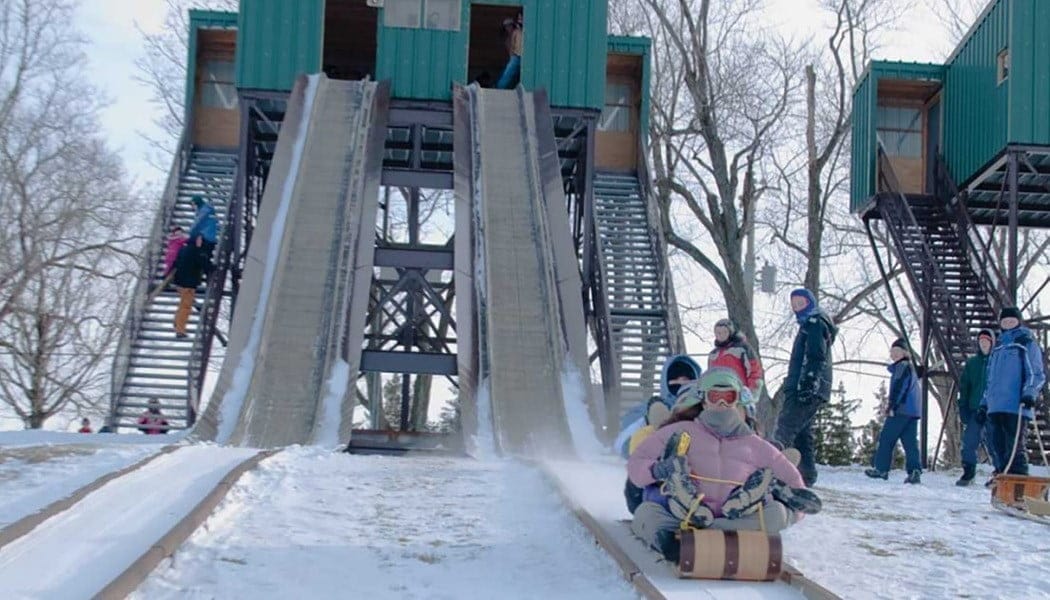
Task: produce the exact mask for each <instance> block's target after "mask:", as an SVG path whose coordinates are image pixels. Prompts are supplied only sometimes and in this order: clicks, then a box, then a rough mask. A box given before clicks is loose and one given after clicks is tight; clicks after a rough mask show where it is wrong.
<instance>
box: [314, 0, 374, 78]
mask: <svg viewBox="0 0 1050 600" xmlns="http://www.w3.org/2000/svg"><path fill="white" fill-rule="evenodd" d="M378 27H379V9H377V8H373V7H371V6H368V5H367V4H366V3H365V2H364V1H363V0H327V2H325V7H324V55H323V60H322V64H323V65H324V66H323V68H324V72H325V75H328V76H329V77H331V78H332V79H350V80H359V79H364V78H365V77H370V78H372V79H375V72H376V47H377V45H378Z"/></svg>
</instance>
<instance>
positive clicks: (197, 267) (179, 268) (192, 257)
mask: <svg viewBox="0 0 1050 600" xmlns="http://www.w3.org/2000/svg"><path fill="white" fill-rule="evenodd" d="M203 274H204V273H203V266H202V264H201V253H200V251H199V250H198V249H197V247H196V246H192V245H190V244H183V246H182V248H181V249H180V250H179V255H178V257H177V258H176V259H175V276H174V277H172V283H174V284H175V285H177V286H178V287H182V288H194V289H196V288H197V286H199V285H200V284H201V281H202V279H203Z"/></svg>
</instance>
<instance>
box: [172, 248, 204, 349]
mask: <svg viewBox="0 0 1050 600" xmlns="http://www.w3.org/2000/svg"><path fill="white" fill-rule="evenodd" d="M203 276H204V259H203V257H202V255H201V253H200V251H199V250H198V249H197V248H195V247H194V246H192V245H190V244H186V245H184V246H183V247H182V249H181V250H179V255H178V257H177V258H176V259H175V276H174V278H173V280H172V281H173V282H174V283H175V287H177V288H178V290H179V307H178V309H177V310H176V311H175V337H177V338H184V337H186V325H187V323H189V320H190V312H191V311H192V310H193V300H194V297H195V296H196V295H197V287H198V286H199V285H200V284H201V281H202V280H203Z"/></svg>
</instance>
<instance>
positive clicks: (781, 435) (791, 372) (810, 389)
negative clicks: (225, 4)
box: [773, 288, 838, 487]
mask: <svg viewBox="0 0 1050 600" xmlns="http://www.w3.org/2000/svg"><path fill="white" fill-rule="evenodd" d="M791 309H792V310H793V311H794V312H795V319H796V320H797V321H798V324H799V329H798V334H797V335H796V336H795V343H794V344H793V345H792V348H791V362H790V364H789V365H788V374H787V379H786V380H785V381H784V406H783V408H782V409H781V411H780V418H779V419H778V421H777V431H776V434H775V435H774V436H773V438H774V441H775V443H776V444H777V445H779V446H780V447H781V448H795V449H797V450H798V452H799V454H800V455H801V460H800V462H799V465H798V470H799V471H800V472H801V473H802V478H803V479H804V480H805V482H806V485H807V486H810V487H811V486H812V485H813V484H814V483H816V481H817V463H816V455H815V452H814V448H813V429H812V426H813V417H814V416H815V415H816V413H817V409H819V408H820V405H821V404H824V403H825V402H827V401H828V400H830V399H831V345H832V344H833V343H834V342H835V335H836V334H837V333H838V328H837V327H836V326H835V324H834V323H832V321H831V317H829V316H828V315H827V314H826V313H825V312H824V311H823V310H821V309H820V307H819V306H818V305H817V299H816V298H815V297H814V296H813V293H812V292H810V291H809V290H807V289H804V288H800V289H797V290H794V291H792V292H791Z"/></svg>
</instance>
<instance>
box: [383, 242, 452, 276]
mask: <svg viewBox="0 0 1050 600" xmlns="http://www.w3.org/2000/svg"><path fill="white" fill-rule="evenodd" d="M375 266H377V267H399V268H406V269H422V270H425V271H451V270H452V269H454V268H455V266H454V259H453V253H452V249H451V248H446V247H445V246H434V247H432V248H421V247H416V248H387V247H379V248H376V250H375Z"/></svg>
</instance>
